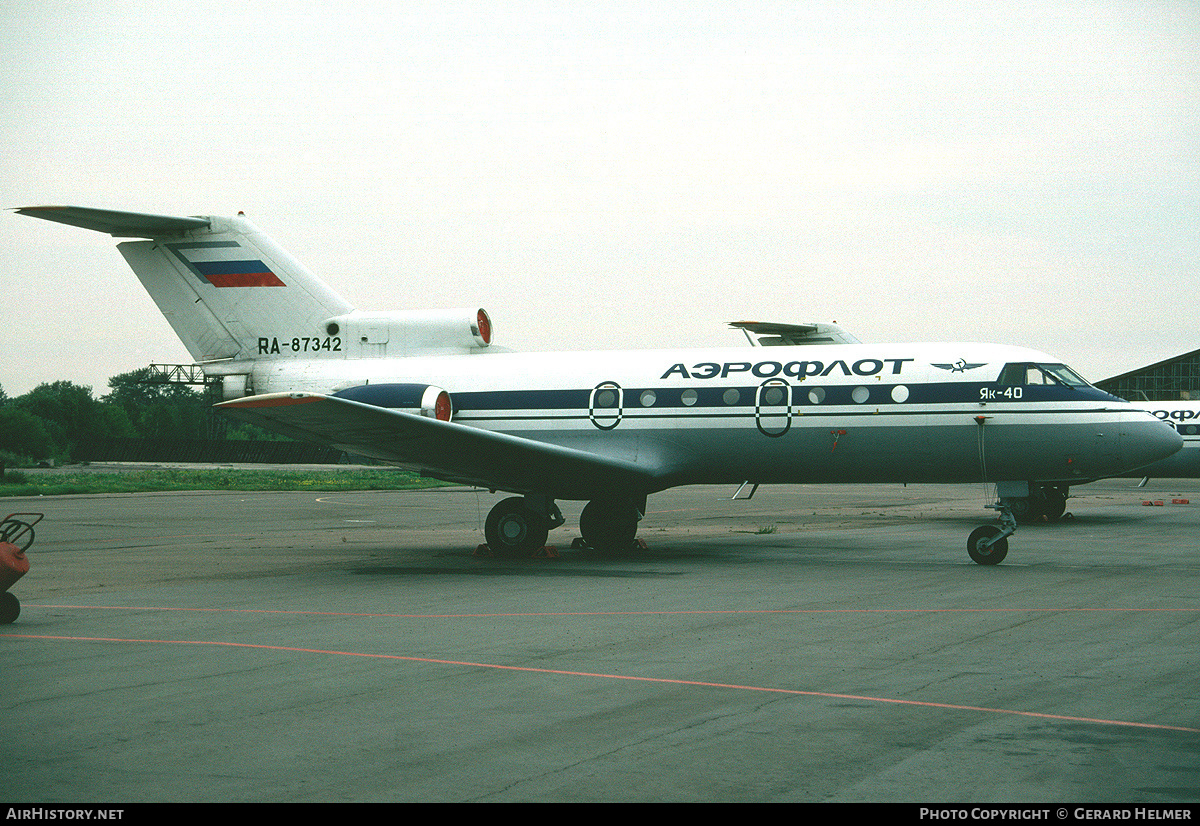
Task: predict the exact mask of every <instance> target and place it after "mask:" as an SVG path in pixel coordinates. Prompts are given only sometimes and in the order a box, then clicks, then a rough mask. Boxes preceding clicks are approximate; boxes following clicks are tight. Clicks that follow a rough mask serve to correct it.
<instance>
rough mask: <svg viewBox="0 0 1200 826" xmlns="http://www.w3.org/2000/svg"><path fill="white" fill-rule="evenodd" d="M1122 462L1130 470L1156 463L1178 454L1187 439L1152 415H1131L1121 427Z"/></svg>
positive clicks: (1124, 419)
mask: <svg viewBox="0 0 1200 826" xmlns="http://www.w3.org/2000/svg"><path fill="white" fill-rule="evenodd" d="M1121 446H1122V451H1121V453H1122V454H1123V455H1122V457H1121V458H1122V459H1123V460H1124V464H1125V466H1126V469H1127V470H1132V469H1134V468H1139V467H1142V466H1144V465H1149V464H1152V463H1153V462H1157V461H1158V460H1160V459H1165V458H1167V457H1168V456H1171V455H1172V454H1174V453H1176V452H1178V451H1179V450H1180V448H1182V447H1183V437H1182V436H1180V435H1179V433H1178V432H1176V430H1175V428H1173V427H1171V426H1170V425H1169V424H1167V423H1165V422H1162V421H1159V420H1158V419H1157V418H1155V417H1154V416H1152V415H1150V414H1149V413H1144V412H1139V413H1130V414H1128V415H1126V416H1124V417H1123V422H1122V427H1121Z"/></svg>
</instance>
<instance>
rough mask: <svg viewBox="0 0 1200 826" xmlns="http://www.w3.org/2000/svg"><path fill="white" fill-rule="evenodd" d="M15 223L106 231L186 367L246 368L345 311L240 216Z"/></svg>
mask: <svg viewBox="0 0 1200 826" xmlns="http://www.w3.org/2000/svg"><path fill="white" fill-rule="evenodd" d="M16 211H17V212H18V213H20V214H22V215H31V216H33V217H36V218H44V219H46V220H48V221H57V222H58V223H62V224H70V225H72V226H77V227H83V228H85V229H93V230H96V231H98V232H107V233H108V234H110V235H113V236H115V237H118V238H148V239H151V240H148V241H126V242H124V243H121V244H118V245H117V248H118V249H119V250H120V251H121V255H123V256H124V257H125V260H126V262H128V264H129V266H130V267H131V268H132V269H133V271H134V273H135V274H136V275H137V277H138V279H139V280H140V281H141V282H142V285H143V286H144V287H145V288H146V292H148V293H150V297H151V298H153V299H154V303H155V304H157V305H158V309H159V310H161V311H162V314H163V315H164V316H166V318H167V321H168V322H170V324H171V327H172V328H173V329H174V330H175V334H176V335H178V336H179V338H180V340H181V341H182V342H183V344H184V346H185V347H187V349H188V352H189V353H191V355H192V358H194V359H195V360H196V361H198V362H201V363H204V362H211V361H217V360H224V359H237V360H241V359H253V358H255V357H256V356H257V354H258V353H260V352H262V348H261V347H260V340H261V339H262V337H264V336H273V337H282V336H287V337H288V338H291V337H293V336H296V335H301V336H305V335H312V332H311V331H313V330H316V329H318V325H320V324H321V322H322V321H324V320H325V319H328V318H331V317H333V316H339V315H343V314H345V313H348V312H350V311H351V310H352V309H353V307H351V305H350V304H349V303H348V302H346V301H345V300H344V299H343V298H341V296H339V295H337V293H335V292H333V291H332V290H330V289H329V287H327V286H326V285H325V284H324V283H322V282H321V281H320V280H319V279H318V278H317V277H316V276H314V275H313V274H312V273H310V272H309V271H308V270H307V269H305V268H304V266H303V265H301V264H300V263H299V262H297V261H296V260H295V259H293V258H292V257H291V256H289V255H288V254H287V253H286V252H284V251H283V250H282V249H280V248H279V247H278V246H277V245H276V244H275V243H274V242H273V241H271V240H270V239H269V238H267V236H265V235H263V234H262V233H261V232H260V231H259V230H258V229H257V228H255V227H254V225H253V224H251V223H250V222H249V221H247V220H246V219H245V218H244V217H242V216H238V217H236V218H220V217H215V216H206V217H191V218H175V217H170V216H163V215H143V214H141V213H134V212H113V211H108V210H98V209H87V208H84V207H25V208H22V209H18V210H16Z"/></svg>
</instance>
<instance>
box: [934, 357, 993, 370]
mask: <svg viewBox="0 0 1200 826" xmlns="http://www.w3.org/2000/svg"><path fill="white" fill-rule="evenodd" d="M986 364H987V362H986V361H984V362H980V363H979V364H972V363H971V362H969V361H966V360H964V359H959V360H958V361H956V362H954V364H936V363H935V364H933V366H934V367H936V368H938V369H939V370H949V371H950V372H951V373H965V372H967V371H968V370H974V369H975V368H976V367H983V366H985V365H986Z"/></svg>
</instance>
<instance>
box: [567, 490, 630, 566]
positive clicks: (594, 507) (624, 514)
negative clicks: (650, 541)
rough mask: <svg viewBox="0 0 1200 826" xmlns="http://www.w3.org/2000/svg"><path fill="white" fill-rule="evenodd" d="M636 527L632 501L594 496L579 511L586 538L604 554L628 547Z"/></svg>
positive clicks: (582, 530)
mask: <svg viewBox="0 0 1200 826" xmlns="http://www.w3.org/2000/svg"><path fill="white" fill-rule="evenodd" d="M637 529H638V514H637V509H636V508H635V507H634V506H633V503H632V502H625V501H620V500H607V499H593V500H592V501H591V502H588V503H587V505H585V506H584V508H583V512H582V513H581V514H579V532H580V533H581V534H583V540H584V541H585V542H587V544H589V545H591V546H592V547H593V548H595V549H596V550H597V551H600V552H601V553H612V552H614V551H627V550H629V549H630V548H631V547H633V540H634V539H635V538H636V537H637Z"/></svg>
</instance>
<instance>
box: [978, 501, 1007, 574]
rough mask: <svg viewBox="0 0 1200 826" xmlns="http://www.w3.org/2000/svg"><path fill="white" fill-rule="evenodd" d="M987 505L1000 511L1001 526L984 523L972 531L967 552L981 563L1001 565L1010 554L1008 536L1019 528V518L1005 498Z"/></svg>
mask: <svg viewBox="0 0 1200 826" xmlns="http://www.w3.org/2000/svg"><path fill="white" fill-rule="evenodd" d="M987 507H989V508H991V509H992V510H997V511H999V512H1000V526H999V527H997V526H995V525H982V526H980V527H978V528H976V529H975V530H973V531H971V536H970V538H969V539H967V553H968V554H970V556H971V559H973V560H975V562H977V563H979V564H980V565H999V564H1000V563H1001V562H1003V561H1004V557H1006V556H1008V538H1009V537H1010V536H1012V535H1013V533H1015V532H1016V530H1017V519H1016V517H1015V516H1014V515H1013V509H1012V508H1011V507H1009V505H1008V503H1007V501H1006V500H1004V499H1001V500H1000V501H999V502H997V503H996V504H994V505H988V506H987Z"/></svg>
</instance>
